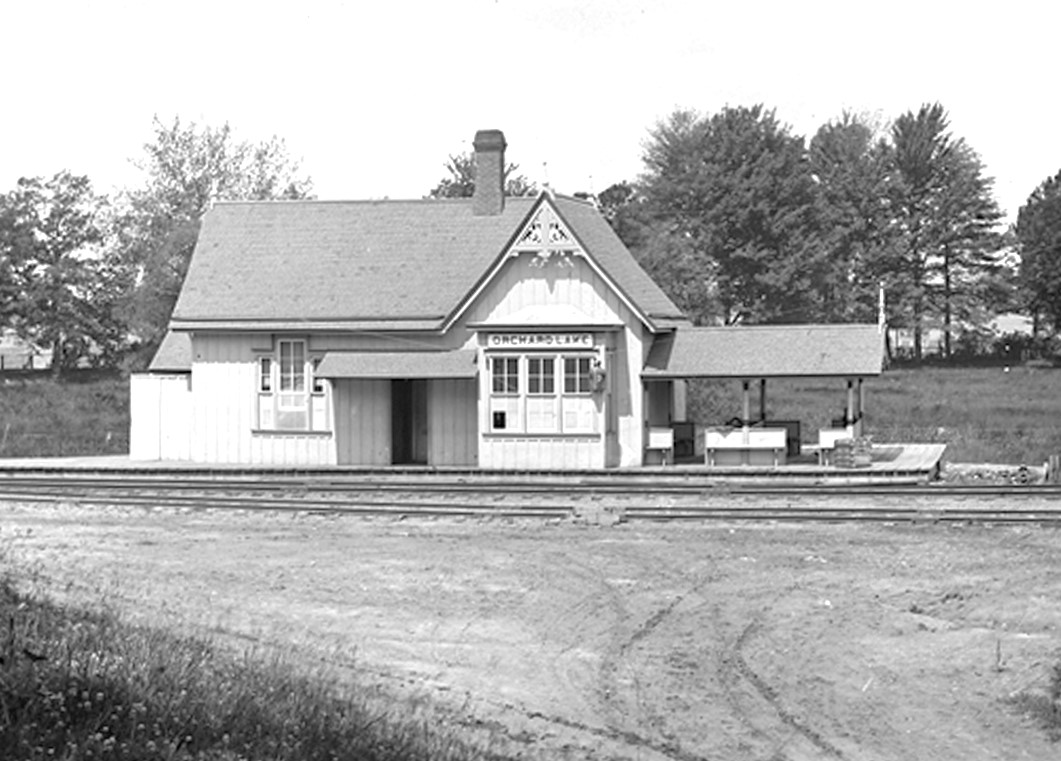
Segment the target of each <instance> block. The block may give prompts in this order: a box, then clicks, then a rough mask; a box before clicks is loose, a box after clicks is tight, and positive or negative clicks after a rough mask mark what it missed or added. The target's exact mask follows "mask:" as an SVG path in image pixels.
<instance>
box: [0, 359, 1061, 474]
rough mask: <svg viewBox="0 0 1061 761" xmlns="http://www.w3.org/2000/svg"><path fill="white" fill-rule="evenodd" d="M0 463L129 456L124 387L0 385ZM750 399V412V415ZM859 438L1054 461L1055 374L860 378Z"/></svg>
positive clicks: (957, 372) (701, 417)
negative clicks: (862, 435)
mask: <svg viewBox="0 0 1061 761" xmlns="http://www.w3.org/2000/svg"><path fill="white" fill-rule="evenodd" d="M0 383H2V385H0V457H46V456H72V455H102V454H121V453H124V452H128V451H129V382H128V379H127V378H123V377H116V376H109V377H108V376H99V375H84V376H80V377H77V376H75V378H74V379H73V380H68V381H66V382H63V383H56V382H55V381H53V380H51V379H50V378H49V377H48V376H47V375H41V374H37V375H26V374H7V375H5V376H4V377H3V380H2V381H0ZM767 397H768V416H769V417H770V418H772V419H776V420H799V421H800V422H801V424H802V437H803V440H804V442H806V443H814V442H816V437H817V430H818V428H822V427H827V426H828V424H829V421H830V420H831V419H832V418H835V417H838V416H839V415H840V413H841V412H842V410H843V407H844V404H845V403H846V400H847V391H846V386H845V383H844V381H843V380H842V379H811V380H773V381H770V382H769V384H768V385H767ZM756 405H757V399H756V400H755V404H753V408H755V409H756V410H757V406H756ZM740 411H741V389H740V384H739V383H738V382H736V381H711V382H701V381H698V382H695V383H694V388H693V389H692V390H691V392H690V414H691V416H692V418H693V419H694V420H696V421H697V422H702V423H705V424H709V425H710V424H718V423H722V422H724V421H726V420H728V419H730V418H732V417H734V416H737V415H739V414H740ZM865 421H866V432H867V433H868V434H869V435H871V436H872V437H873V439H874V440H875V441H878V442H922V443H928V442H938V443H945V444H946V445H947V455H946V456H947V459H948V460H949V461H951V462H970V463H977V462H989V463H1008V464H1020V463H1025V464H1029V465H1032V464H1039V463H1042V462H1044V461H1045V460H1046V459H1047V458H1048V457H1049V456H1050V455H1051V454H1061V369H1049V368H1045V369H1044V368H1030V367H1013V368H1011V369H1009V370H1008V371H1006V370H1004V369H1003V368H1000V367H976V368H965V367H960V368H944V367H927V368H918V369H897V370H889V371H887V372H885V373H884V374H883V375H882V376H880V377H879V378H871V379H868V380H867V381H866V418H865Z"/></svg>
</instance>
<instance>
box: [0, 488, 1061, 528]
mask: <svg viewBox="0 0 1061 761" xmlns="http://www.w3.org/2000/svg"><path fill="white" fill-rule="evenodd" d="M404 496H405V498H403V499H400V500H393V499H391V500H383V499H379V498H375V499H361V500H351V499H340V498H337V497H336V496H335V495H326V496H324V497H311V496H309V495H308V494H307V495H304V496H300V497H290V496H276V495H254V494H207V493H202V494H191V493H186V492H181V493H166V492H158V493H153V494H136V493H132V494H121V493H104V494H101V493H92V492H90V491H79V490H77V489H68V490H53V491H39V490H28V491H24V492H19V491H14V490H11V491H8V492H6V493H5V494H4V495H3V497H4V499H6V500H8V501H15V502H28V503H65V502H73V503H79V504H86V505H101V506H115V507H130V508H142V509H156V508H182V509H189V510H242V511H249V512H259V511H282V512H300V513H328V514H344V515H362V516H390V517H414V516H420V517H480V518H551V519H575V520H588V521H599V520H600V519H601V518H602V517H604V516H607V517H606V518H605V520H608V521H611V522H618V521H635V520H636V521H683V520H699V521H786V522H799V521H803V522H860V521H865V522H962V523H981V524H995V523H1007V524H1012V523H1037V524H1061V505H1059V506H1058V507H1057V508H1054V507H1053V506H1049V507H1038V508H1036V507H1020V508H1012V507H1004V508H1000V507H996V506H992V505H991V504H990V502H985V503H983V504H981V505H980V506H969V505H967V504H960V505H953V504H950V505H946V504H944V505H942V506H940V505H927V506H926V505H917V504H910V503H907V504H906V505H904V506H895V505H888V506H880V505H875V506H851V505H827V504H822V503H821V502H820V501H817V500H820V499H821V497H820V495H813V496H814V497H815V498H816V501H815V502H814V503H812V504H792V503H787V504H776V505H765V504H762V503H761V501H760V500H757V501H756V503H755V504H745V505H741V504H710V500H709V501H707V502H698V503H695V504H691V505H651V504H645V503H635V504H618V505H609V506H601V505H600V504H598V503H594V501H593V500H588V501H587V500H582V499H580V498H579V497H578V496H574V497H570V498H569V499H567V500H566V501H562V502H560V503H554V504H533V503H523V504H501V503H497V502H496V501H491V502H484V501H467V500H465V501H461V502H454V501H441V502H440V501H437V500H425V499H422V498H415V497H410V496H409V495H404ZM635 496H639V495H635ZM718 496H719V497H723V496H724V495H718ZM838 496H841V495H838ZM727 502H729V500H727Z"/></svg>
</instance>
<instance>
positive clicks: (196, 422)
mask: <svg viewBox="0 0 1061 761" xmlns="http://www.w3.org/2000/svg"><path fill="white" fill-rule="evenodd" d="M263 340H264V343H263ZM270 348H271V341H270V340H269V339H263V338H262V337H260V336H252V335H223V336H213V335H201V334H200V335H196V336H194V338H193V342H192V354H193V364H192V408H193V415H192V437H191V438H192V446H191V459H192V460H194V461H197V462H216V463H250V464H261V465H330V464H334V463H335V440H334V437H333V436H332V435H331V433H310V432H282V433H281V432H264V431H263V432H259V431H255V428H256V426H257V409H256V405H257V395H256V394H255V388H256V384H257V366H256V364H255V352H257V351H262V350H268V349H270Z"/></svg>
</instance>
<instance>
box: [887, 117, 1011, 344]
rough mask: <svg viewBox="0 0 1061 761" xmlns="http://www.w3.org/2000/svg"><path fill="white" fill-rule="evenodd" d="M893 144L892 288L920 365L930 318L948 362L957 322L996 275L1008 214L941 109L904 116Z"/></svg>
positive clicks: (894, 130)
mask: <svg viewBox="0 0 1061 761" xmlns="http://www.w3.org/2000/svg"><path fill="white" fill-rule="evenodd" d="M892 141H893V144H894V150H895V162H896V166H897V169H898V179H899V183H897V184H896V186H895V192H896V194H897V198H898V205H897V208H896V211H897V223H898V225H899V229H900V232H901V238H900V241H901V242H900V251H899V253H898V255H897V261H896V266H895V268H894V270H893V275H894V277H893V280H892V284H893V285H895V286H897V290H898V295H899V299H898V301H899V304H898V306H899V307H900V308H901V310H902V311H903V312H905V313H906V314H908V315H910V322H911V327H912V328H913V330H914V353H915V355H916V357H917V358H918V359H920V358H921V354H922V342H921V337H922V332H923V330H924V328H925V322H926V318H927V317H928V316H929V315H930V314H935V315H937V316H938V317H940V319H941V321H942V324H943V335H944V353H945V354H947V355H949V354H950V340H951V334H952V332H953V323H954V321H955V319H956V318H960V317H963V316H965V315H966V314H967V313H968V312H969V310H970V306H971V304H972V303H974V301H975V294H976V289H977V287H978V285H979V284H980V283H981V282H982V281H983V279H984V277H985V276H986V275H989V274H990V273H991V272H992V270H993V269H994V268H995V267H996V264H997V261H998V257H997V254H998V251H999V249H1000V247H1001V238H1000V236H999V234H998V232H997V230H996V227H997V225H998V223H999V221H1000V220H1001V217H1002V214H1001V212H1000V210H999V208H998V204H997V203H996V201H995V199H994V197H993V195H992V181H991V180H990V179H989V178H987V177H986V176H984V172H983V164H982V163H981V161H980V158H979V156H978V155H977V154H976V152H975V151H973V150H972V148H971V147H970V146H969V145H968V144H967V143H966V142H965V141H964V140H963V139H959V138H955V137H954V136H953V135H952V134H951V133H950V131H949V122H948V118H947V114H946V111H945V110H944V109H943V107H942V106H941V105H940V104H939V103H934V104H926V105H923V106H922V107H921V108H920V109H919V110H918V112H917V113H916V114H915V113H913V112H907V113H905V114H903V115H902V116H900V117H899V118H898V119H897V120H896V121H895V124H894V125H893V128H892Z"/></svg>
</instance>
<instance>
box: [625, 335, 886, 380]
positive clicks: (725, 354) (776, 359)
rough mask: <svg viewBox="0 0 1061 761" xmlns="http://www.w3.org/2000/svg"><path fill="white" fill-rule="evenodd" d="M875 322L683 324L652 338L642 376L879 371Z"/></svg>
mask: <svg viewBox="0 0 1061 761" xmlns="http://www.w3.org/2000/svg"><path fill="white" fill-rule="evenodd" d="M883 341H884V337H883V335H882V333H881V332H880V329H879V327H878V326H877V325H755V326H733V327H726V328H699V327H698V328H681V329H680V330H677V331H675V332H674V333H673V334H671V335H668V336H663V337H661V338H658V339H656V341H655V343H654V344H653V346H652V350H651V351H650V352H649V357H648V361H647V362H646V363H645V368H644V371H643V372H642V377H643V378H645V379H647V380H652V379H668V378H781V377H829V376H843V377H861V376H868V375H880V373H881V370H882V367H883V358H884V343H883Z"/></svg>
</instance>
